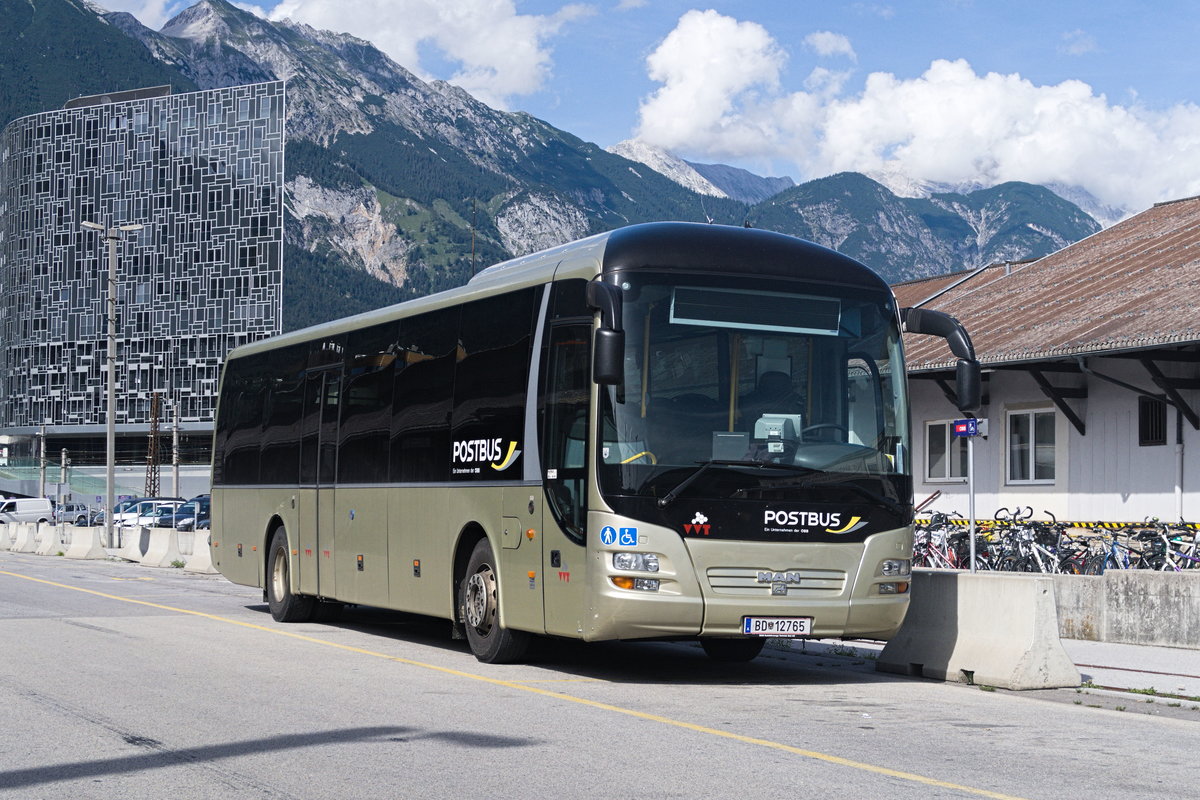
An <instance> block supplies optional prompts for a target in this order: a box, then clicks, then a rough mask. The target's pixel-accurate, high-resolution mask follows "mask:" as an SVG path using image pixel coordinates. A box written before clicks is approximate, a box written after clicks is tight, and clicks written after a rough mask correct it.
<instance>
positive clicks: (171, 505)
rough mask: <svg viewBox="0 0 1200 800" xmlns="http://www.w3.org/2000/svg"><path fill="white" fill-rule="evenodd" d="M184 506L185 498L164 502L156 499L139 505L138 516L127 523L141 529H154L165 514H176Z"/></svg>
mask: <svg viewBox="0 0 1200 800" xmlns="http://www.w3.org/2000/svg"><path fill="white" fill-rule="evenodd" d="M183 504H184V501H183V498H179V499H177V500H163V499H161V498H156V499H152V500H147V501H144V502H142V503H139V504H138V505H137V509H136V513H137V516H136V517H135V518H134V520H133V522H131V523H127V524H130V525H135V526H139V527H145V528H152V527H154V526H155V525H157V524H158V519H159V517H161V516H162V515H164V514H174V513H175V511H177V510H178V509H179V507H180V506H182V505H183Z"/></svg>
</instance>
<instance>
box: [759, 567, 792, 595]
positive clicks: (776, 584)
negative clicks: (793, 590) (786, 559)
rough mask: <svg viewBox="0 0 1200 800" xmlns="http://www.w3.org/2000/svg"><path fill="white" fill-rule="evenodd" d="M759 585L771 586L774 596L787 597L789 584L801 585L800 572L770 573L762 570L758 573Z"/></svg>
mask: <svg viewBox="0 0 1200 800" xmlns="http://www.w3.org/2000/svg"><path fill="white" fill-rule="evenodd" d="M758 582H759V583H769V584H771V594H772V595H786V594H787V593H788V584H794V585H797V586H798V585H799V584H800V573H799V572H769V571H767V570H760V571H759V573H758Z"/></svg>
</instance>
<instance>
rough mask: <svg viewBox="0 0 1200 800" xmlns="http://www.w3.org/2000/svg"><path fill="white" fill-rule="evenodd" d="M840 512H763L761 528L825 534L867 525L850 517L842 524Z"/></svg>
mask: <svg viewBox="0 0 1200 800" xmlns="http://www.w3.org/2000/svg"><path fill="white" fill-rule="evenodd" d="M842 517H843V514H842V513H841V512H836V511H835V512H826V511H772V510H771V509H767V510H766V511H764V512H763V527H765V528H768V529H772V530H796V529H799V528H821V529H822V530H823V531H824V532H825V533H850V532H851V531H856V530H858V529H859V528H862V527H864V526H865V525H866V524H867V523H866V521H865V520H864V519H863V518H862V517H850V519H849V520H848V521H846V522H845V523H843V522H842Z"/></svg>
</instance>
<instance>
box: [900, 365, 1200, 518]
mask: <svg viewBox="0 0 1200 800" xmlns="http://www.w3.org/2000/svg"><path fill="white" fill-rule="evenodd" d="M1088 366H1089V367H1090V368H1091V369H1092V370H1094V371H1096V372H1098V373H1101V374H1104V375H1108V376H1111V377H1114V378H1117V379H1119V380H1121V381H1124V382H1125V383H1129V384H1133V385H1135V386H1138V387H1141V388H1143V389H1145V390H1147V391H1152V392H1158V391H1159V390H1158V389H1157V387H1155V386H1154V384H1153V382H1152V381H1151V380H1150V377H1149V375H1148V374H1147V372H1146V370H1145V369H1144V368H1143V367H1142V366H1141V365H1140V364H1139V363H1137V362H1136V361H1131V360H1128V359H1118V358H1109V359H1099V358H1094V359H1089V361H1088ZM1160 367H1161V368H1162V369H1163V372H1164V373H1166V374H1167V375H1179V376H1186V375H1188V374H1189V372H1188V371H1189V370H1190V371H1191V372H1193V373H1194V371H1195V369H1196V367H1195V366H1194V365H1172V364H1162V363H1161V362H1160ZM1046 375H1047V376H1048V378H1049V380H1050V382H1051V383H1052V384H1053V385H1055V386H1070V387H1079V386H1083V385H1085V383H1086V387H1087V391H1088V396H1087V399H1069V400H1067V401H1066V402H1067V404H1068V405H1069V406H1070V407H1071V408H1072V409H1074V410H1075V412H1076V414H1077V415H1078V416H1079V417H1080V418H1082V419H1083V420H1084V422H1085V428H1086V435H1080V433H1079V432H1078V431H1077V430H1076V429H1075V427H1074V426H1073V425H1072V424H1071V423H1070V421H1068V419H1067V418H1066V416H1065V415H1064V414H1062V413H1061V412H1060V411H1058V409H1056V408H1055V406H1054V404H1053V402H1052V401H1051V400H1050V399H1049V398H1047V397H1046V396H1045V395H1044V394H1043V393H1042V391H1041V389H1040V388H1039V387H1038V385H1037V384H1036V383H1035V382H1034V380H1033V378H1032V377H1030V376H1029V374H1028V373H1025V372H1017V371H1003V370H996V371H992V372H990V373H989V376H988V377H989V389H988V391H987V395H988V398H989V404H988V405H987V406H986V407H985V408H984V409H983V410H982V411H981V413H980V415H979V416H980V417H981V418H986V419H987V420H988V424H989V435H988V436H987V438H983V437H979V438H977V439H976V440H975V443H974V469H975V498H976V499H975V511H976V517H977V518H980V519H988V518H991V517H992V516H993V515H994V513H995V512H996V510H997V509H998V508H1001V507H1007V508H1010V509H1011V508H1014V507H1016V506H1020V507H1021V508H1022V509H1024V508H1025V507H1026V506H1032V507H1033V510H1034V516H1035V517H1037V518H1040V519H1047V518H1048V515H1047V514H1045V513H1044V511H1049V512H1051V513H1052V514H1053V515H1054V516H1055V517H1057V518H1058V519H1066V520H1071V521H1098V520H1099V521H1106V522H1140V521H1142V520H1144V519H1145V518H1147V517H1158V518H1160V519H1168V520H1178V519H1179V518H1180V517H1181V516H1182V517H1183V518H1184V519H1186V520H1187V521H1189V522H1195V521H1200V432H1198V431H1196V430H1194V429H1193V428H1192V427H1191V425H1190V424H1188V423H1187V421H1186V420H1183V421H1182V434H1183V444H1182V446H1179V445H1177V444H1176V432H1177V429H1178V428H1177V418H1178V416H1179V414H1178V412H1177V411H1176V409H1174V408H1172V407H1170V406H1168V407H1167V415H1166V423H1167V424H1166V434H1167V436H1166V438H1167V443H1166V444H1164V445H1155V446H1139V444H1138V395H1137V394H1135V393H1134V392H1132V391H1130V390H1129V389H1126V388H1123V387H1120V386H1116V385H1114V384H1112V383H1109V382H1107V381H1104V380H1101V379H1098V378H1096V377H1094V376H1084V375H1081V374H1064V373H1046ZM909 385H910V388H911V396H912V420H913V444H914V451H915V453H914V456H915V457H914V484H913V487H914V488H913V494H914V496H915V498H916V501H917V502H918V503H920V502H921V501H922V500H924V499H925V498H926V497H928V496H929V495H931V494H933V493H934V492H936V491H939V490H940V491H941V492H942V494H941V496H940V497H939V498H938V499H937V500H935V501H934V502H933V503H931V504H930V506H929V507H928V508H927V509H926V512H925V513H928V511H930V510H933V511H943V512H950V511H958V512H960V513H961V514H963V515H966V514H967V508H968V503H969V500H968V496H967V485H966V480H965V479H957V478H951V479H937V478H930V477H929V465H928V455H927V454H928V447H927V444H928V443H927V441H926V438H927V437H926V432H927V430H928V428H927V423H928V422H930V421H937V420H953V419H956V418H961V417H962V416H964V415H962V414H961V413H959V412H958V410H957V409H955V408H954V406H953V405H951V403H950V402H949V401H948V400H947V399H946V397H945V395H944V394H943V393H942V391H941V389H940V388H939V387H938V386H937V385H936V384H935V383H934V382H932V381H928V380H912V381H910V383H909ZM1182 395H1183V397H1184V399H1185V400H1186V401H1187V402H1188V403H1189V405H1190V406H1191V407H1192V408H1193V409H1198V408H1200V392H1196V391H1186V392H1183V393H1182ZM1022 411H1025V412H1030V411H1032V412H1040V411H1049V412H1054V415H1055V422H1054V431H1055V448H1054V478H1053V480H1050V481H1045V482H1029V483H1021V482H1013V481H1012V480H1010V478H1009V471H1008V467H1009V463H1008V462H1009V459H1010V452H1009V447H1008V441H1009V437H1010V434H1011V430H1010V429H1011V414H1012V412H1022Z"/></svg>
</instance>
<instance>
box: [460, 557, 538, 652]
mask: <svg viewBox="0 0 1200 800" xmlns="http://www.w3.org/2000/svg"><path fill="white" fill-rule="evenodd" d="M496 573H497V569H496V558H495V556H494V555H493V554H492V546H491V545H490V544H488V540H487V539H480V540H479V542H478V543H477V544H476V545H475V549H474V550H472V551H471V559H470V560H469V561H468V562H467V573H466V575H465V576H463V580H462V583H460V584H459V587H458V607H459V609H460V612H461V615H462V621H463V625H464V626H465V627H466V630H467V644H468V645H470V647H471V652H472V653H474V654H475V658H477V659H479V660H480V661H482V662H484V663H486V664H508V663H511V662H513V661H517V660H518V659H520V658H521V656H523V655H524V654H525V650H526V648H527V647H528V646H529V634H528V633H525V632H524V631H514V630H509V629H508V628H504V627H502V626H501V625H500V584H499V581H498V580H497V577H496Z"/></svg>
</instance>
